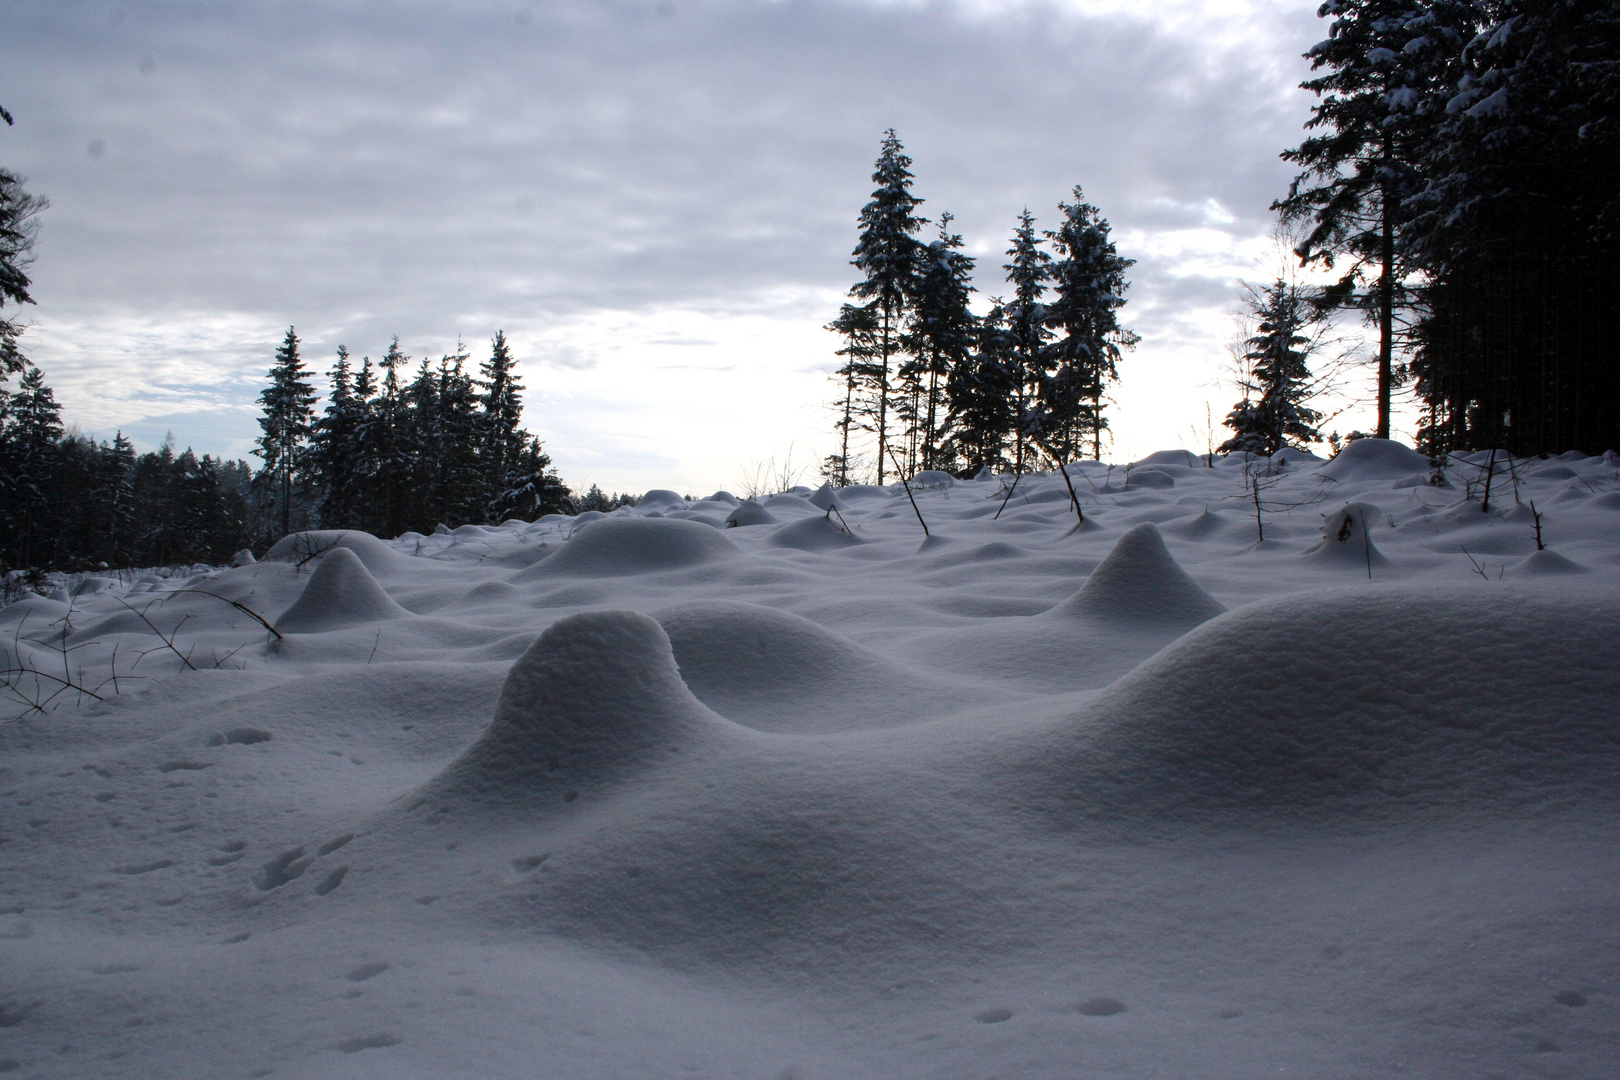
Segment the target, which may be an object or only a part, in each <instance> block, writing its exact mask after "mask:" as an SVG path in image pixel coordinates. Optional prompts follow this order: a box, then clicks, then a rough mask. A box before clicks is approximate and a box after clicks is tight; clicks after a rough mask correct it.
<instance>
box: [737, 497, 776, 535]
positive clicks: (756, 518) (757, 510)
mask: <svg viewBox="0 0 1620 1080" xmlns="http://www.w3.org/2000/svg"><path fill="white" fill-rule="evenodd" d="M775 524H776V515H775V514H773V513H771V512H770V511H769V510H767V509H765V508H764V507H763V506H761V505H759V503H757V502H755V501H754V500H753V499H744V500H743V501H742V502H740V503H738V504H737V509H735V510H733V511H732V512H731V513H729V514H727V515H726V527H727V528H743V527H745V526H748V525H775Z"/></svg>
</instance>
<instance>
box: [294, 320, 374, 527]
mask: <svg viewBox="0 0 1620 1080" xmlns="http://www.w3.org/2000/svg"><path fill="white" fill-rule="evenodd" d="M368 363H369V361H368ZM327 377H328V380H329V389H328V391H327V397H326V411H325V413H324V414H323V415H322V416H321V418H320V419H319V420H317V421H315V423H314V424H313V426H312V430H311V434H310V444H309V457H308V461H309V469H308V471H309V474H310V476H311V478H312V482H313V484H314V487H315V488H316V490H317V491H319V492H320V504H319V514H320V520H321V525H322V526H324V527H325V528H328V529H340V528H358V527H360V525H361V520H360V517H361V515H360V490H359V489H360V487H361V472H360V463H361V454H360V443H359V440H360V428H361V426H362V425H363V424H364V423H365V401H364V399H363V398H361V397H360V396H359V395H358V394H357V393H356V392H355V385H354V376H353V374H352V373H351V371H350V369H349V350H348V349H347V348H345V347H344V346H342V345H339V346H338V349H337V360H336V362H334V363H333V365H332V370H331V371H330V372H329V373H328V376H327Z"/></svg>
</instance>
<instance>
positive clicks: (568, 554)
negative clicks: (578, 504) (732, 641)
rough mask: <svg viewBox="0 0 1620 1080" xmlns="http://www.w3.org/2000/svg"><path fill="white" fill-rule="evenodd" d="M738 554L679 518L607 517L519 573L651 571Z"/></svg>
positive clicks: (714, 533)
mask: <svg viewBox="0 0 1620 1080" xmlns="http://www.w3.org/2000/svg"><path fill="white" fill-rule="evenodd" d="M736 554H737V549H736V548H735V547H733V546H732V544H731V541H729V540H727V539H726V538H725V537H723V536H721V535H720V534H719V533H718V532H717V531H715V530H714V529H713V528H711V527H709V526H708V525H702V524H699V523H698V522H695V521H682V520H680V519H679V518H639V517H635V516H623V517H621V516H609V517H604V518H599V519H597V520H595V521H592V522H591V523H590V524H588V525H586V526H584V527H583V528H581V529H579V530H578V531H576V532H575V533H574V535H573V537H572V538H571V539H570V540H569V541H568V542H567V543H566V544H564V545H563V546H562V549H561V550H559V551H558V552H557V553H556V554H555V555H552V556H551V557H550V558H548V559H546V560H545V561H544V562H541V563H536V564H535V566H534V567H533V568H531V569H530V570H525V571H523V572H522V574H520V575H519V577H518V580H522V579H524V578H526V577H528V576H530V575H535V576H545V577H549V576H551V575H554V574H600V575H622V574H651V573H657V572H658V571H660V570H680V569H684V568H685V567H689V566H699V565H702V564H703V563H707V562H713V561H715V560H717V559H724V558H727V557H730V556H734V555H736Z"/></svg>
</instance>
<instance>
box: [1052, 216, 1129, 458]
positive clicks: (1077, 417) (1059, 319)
mask: <svg viewBox="0 0 1620 1080" xmlns="http://www.w3.org/2000/svg"><path fill="white" fill-rule="evenodd" d="M1058 209H1059V210H1061V211H1062V212H1063V224H1062V225H1061V226H1059V227H1058V230H1057V231H1056V232H1049V233H1047V234H1046V236H1047V238H1048V239H1049V240H1051V241H1052V247H1053V249H1054V250H1055V251H1056V252H1057V260H1056V262H1055V263H1054V265H1053V267H1052V280H1053V297H1052V302H1051V303H1050V304H1048V305H1047V308H1046V325H1047V326H1048V327H1050V328H1051V329H1052V330H1054V331H1056V332H1057V334H1058V337H1057V340H1055V341H1053V342H1052V344H1051V345H1050V346H1049V347H1048V355H1049V357H1050V359H1051V363H1050V368H1049V370H1050V373H1049V374H1048V376H1047V377H1046V380H1045V381H1044V382H1043V383H1042V386H1041V406H1042V410H1043V421H1044V422H1043V425H1042V446H1043V447H1044V448H1045V450H1046V452H1047V453H1048V454H1049V455H1050V456H1051V457H1052V458H1053V460H1054V462H1055V463H1063V462H1067V461H1071V460H1073V459H1074V457H1075V455H1076V452H1077V451H1078V449H1079V448H1080V447H1081V446H1082V445H1083V440H1084V439H1085V438H1086V436H1088V435H1089V436H1090V437H1091V456H1092V457H1094V458H1100V457H1102V433H1103V430H1104V429H1105V428H1107V426H1108V421H1107V420H1106V419H1105V418H1104V416H1103V394H1104V391H1105V388H1106V386H1107V384H1108V383H1110V382H1113V381H1115V380H1116V379H1118V378H1119V360H1120V356H1121V352H1122V350H1124V349H1129V348H1131V347H1132V346H1134V345H1135V344H1136V343H1137V341H1138V340H1140V339H1139V338H1138V337H1137V336H1136V334H1134V333H1132V332H1131V331H1130V330H1127V329H1125V328H1124V327H1122V326H1120V325H1119V310H1120V308H1122V307H1124V306H1125V290H1126V288H1127V287H1128V286H1129V282H1127V281H1126V280H1125V271H1127V270H1129V269H1130V268H1131V266H1132V265H1134V263H1135V260H1133V259H1124V258H1121V257H1120V255H1119V252H1118V251H1116V250H1115V248H1114V242H1113V240H1112V239H1110V237H1109V226H1108V222H1107V220H1106V219H1104V218H1103V216H1102V214H1101V212H1099V211H1098V209H1097V208H1096V207H1095V206H1092V205H1091V204H1090V203H1088V202H1086V200H1085V196H1084V195H1083V194H1082V192H1081V190H1080V186H1079V185H1078V184H1076V185H1075V188H1074V201H1073V202H1072V203H1059V204H1058Z"/></svg>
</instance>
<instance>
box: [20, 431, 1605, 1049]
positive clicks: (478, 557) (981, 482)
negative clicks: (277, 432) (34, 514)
mask: <svg viewBox="0 0 1620 1080" xmlns="http://www.w3.org/2000/svg"><path fill="white" fill-rule="evenodd" d="M1476 458H1477V460H1475V459H1476ZM1488 463H1489V455H1485V456H1483V457H1480V456H1478V455H1473V456H1471V457H1470V458H1468V459H1463V458H1457V459H1453V460H1452V461H1450V462H1448V463H1447V465H1446V467H1445V468H1444V470H1442V475H1439V476H1431V467H1430V465H1429V463H1428V462H1427V461H1426V460H1425V459H1423V458H1422V456H1421V455H1418V454H1416V453H1415V452H1413V451H1411V450H1410V449H1408V448H1406V447H1401V446H1398V445H1395V444H1392V443H1387V442H1383V443H1381V442H1379V441H1377V440H1360V441H1357V442H1355V443H1352V444H1351V445H1350V446H1349V447H1347V448H1346V449H1345V450H1344V451H1343V452H1342V453H1341V454H1340V455H1339V456H1338V457H1337V458H1335V459H1334V460H1333V461H1330V462H1327V463H1323V462H1321V461H1319V460H1317V459H1314V458H1311V457H1310V456H1309V455H1303V454H1294V453H1290V454H1284V455H1277V456H1275V457H1273V458H1272V459H1270V460H1269V461H1261V460H1246V459H1245V458H1244V457H1242V456H1237V455H1234V456H1233V457H1230V458H1216V459H1214V460H1213V461H1209V460H1206V459H1204V458H1202V457H1198V456H1195V455H1192V454H1189V453H1187V452H1186V451H1169V452H1165V453H1161V454H1153V455H1149V457H1147V458H1144V459H1143V460H1142V461H1141V462H1138V463H1135V464H1134V465H1133V466H1131V467H1130V468H1129V470H1128V473H1129V480H1127V469H1125V468H1119V467H1111V466H1108V465H1103V464H1101V463H1090V462H1081V463H1077V464H1076V465H1075V466H1073V467H1072V468H1070V469H1069V476H1070V480H1071V481H1072V482H1073V486H1074V489H1075V491H1076V493H1077V494H1078V496H1079V498H1080V501H1081V504H1082V509H1083V511H1084V514H1085V523H1084V525H1083V526H1077V524H1076V517H1075V514H1074V510H1073V508H1072V507H1071V506H1070V504H1069V498H1070V496H1069V493H1068V487H1067V485H1065V483H1064V481H1063V478H1062V477H1060V476H1057V475H1056V474H1038V475H1025V476H1024V477H1022V478H1021V479H1020V481H1019V483H1018V487H1017V489H1016V491H1015V492H1014V493H1013V495H1012V497H1011V498H1010V499H1008V500H1007V501H1006V505H1005V507H1003V506H1002V502H1003V499H1004V497H1005V496H1006V490H1005V486H1004V484H1005V483H1008V482H1010V478H998V477H989V476H984V477H981V478H979V479H976V480H955V481H952V482H949V483H947V482H945V481H944V480H941V479H937V478H932V477H926V476H919V477H917V478H916V482H914V483H913V485H912V496H913V497H914V498H915V499H916V503H917V508H918V509H919V510H920V511H921V513H922V515H923V517H924V518H925V519H926V520H927V522H928V525H929V535H928V537H927V538H926V539H925V537H924V534H923V529H922V526H921V525H920V524H919V522H918V520H917V516H916V514H915V513H914V512H913V509H912V504H911V501H910V500H909V499H908V498H907V496H906V493H905V492H904V491H903V490H901V488H900V487H899V486H898V485H891V486H888V487H884V488H878V487H873V486H862V487H852V488H844V489H837V490H833V489H824V490H822V491H810V490H809V489H801V490H797V491H793V492H786V493H778V494H776V495H773V496H771V497H769V498H766V499H762V500H759V501H752V500H743V501H741V502H739V501H738V500H736V499H734V498H732V497H731V496H729V495H726V494H725V493H723V492H722V493H716V495H714V496H711V497H709V498H707V499H700V500H696V501H694V502H690V503H688V502H687V501H686V500H685V499H684V498H683V497H681V496H679V495H677V494H676V493H674V492H666V491H652V492H648V493H647V494H646V495H645V496H643V497H642V499H641V500H640V502H639V504H638V505H637V506H636V507H633V508H622V509H620V510H617V511H615V512H614V513H612V514H608V515H603V514H582V515H580V516H579V517H578V518H566V517H561V516H556V515H552V516H548V517H546V518H543V519H542V520H540V521H538V522H533V523H526V522H515V521H509V522H505V523H503V524H502V525H501V526H500V527H499V528H488V527H475V526H454V525H453V523H449V524H447V525H446V527H445V528H444V529H443V530H438V531H435V532H434V533H433V534H432V535H426V536H424V535H419V534H411V535H408V536H404V537H400V538H397V539H393V540H388V539H380V538H377V537H373V536H368V535H366V534H364V533H358V532H313V533H300V534H297V535H295V536H291V537H288V538H286V539H285V540H283V541H281V542H280V543H278V544H276V545H275V546H274V547H273V548H272V549H271V551H270V552H269V553H267V554H266V555H265V556H264V558H262V559H261V560H260V561H258V562H253V561H251V560H248V559H239V560H236V563H237V564H236V565H234V566H232V567H229V568H222V569H208V568H192V569H191V570H189V571H187V572H185V573H183V574H180V575H178V576H174V577H161V576H159V575H157V574H154V573H147V574H142V575H133V577H134V580H133V581H131V580H129V578H130V577H131V575H122V576H119V575H114V574H112V573H110V572H108V573H100V574H96V575H93V576H90V577H88V578H85V579H80V581H78V582H75V583H74V586H75V587H73V588H63V589H58V590H56V595H54V596H53V597H52V598H49V599H47V598H44V597H33V598H29V599H25V600H22V601H21V602H18V603H15V604H12V605H10V606H8V607H5V608H0V669H3V670H4V673H5V685H4V687H3V688H0V689H3V690H4V696H3V702H4V709H5V714H4V719H5V720H6V722H4V723H0V972H3V974H4V978H3V979H0V1072H4V1073H14V1074H15V1075H17V1076H22V1077H40V1078H46V1080H99V1078H113V1077H117V1078H126V1077H276V1078H298V1080H329V1078H361V1077H367V1078H372V1077H374V1078H384V1077H386V1078H389V1080H418V1078H421V1080H428V1078H433V1080H444V1078H449V1080H473V1078H477V1080H486V1078H496V1080H499V1078H506V1077H534V1076H547V1077H551V1076H556V1077H581V1078H602V1080H607V1078H618V1077H637V1078H640V1077H649V1078H651V1077H685V1076H700V1077H716V1078H733V1077H735V1078H744V1077H762V1078H777V1080H782V1078H786V1077H793V1078H797V1080H849V1078H861V1077H874V1078H876V1077H883V1078H911V1077H917V1078H938V1080H944V1078H951V1080H955V1078H959V1077H987V1076H998V1077H1003V1078H1009V1077H1026V1078H1042V1080H1044V1078H1047V1077H1054V1076H1086V1077H1098V1078H1109V1077H1117V1078H1125V1077H1220V1078H1225V1077H1254V1076H1276V1075H1286V1076H1292V1077H1312V1078H1319V1080H1345V1078H1368V1080H1372V1078H1380V1080H1381V1078H1384V1077H1391V1076H1414V1077H1415V1076H1421V1077H1439V1078H1450V1077H1456V1078H1465V1077H1466V1078H1474V1077H1481V1076H1502V1077H1535V1078H1569V1080H1583V1078H1586V1077H1595V1076H1608V1075H1613V1074H1614V1073H1615V1072H1616V1071H1617V1069H1620V1035H1617V1034H1616V1033H1617V1032H1620V985H1617V982H1616V978H1615V972H1616V970H1617V962H1620V919H1617V918H1616V917H1615V916H1616V912H1617V911H1620V825H1617V821H1620V818H1617V816H1616V810H1617V809H1620V807H1617V805H1616V804H1617V802H1620V529H1617V526H1620V472H1617V459H1615V458H1613V457H1601V458H1598V457H1590V458H1589V457H1581V456H1579V455H1566V456H1564V457H1561V458H1560V459H1559V460H1557V461H1556V462H1538V461H1511V460H1506V459H1503V460H1501V461H1499V462H1498V469H1497V472H1496V475H1495V476H1494V477H1493V481H1492V482H1493V488H1492V495H1491V503H1490V508H1489V509H1488V510H1487V509H1486V508H1485V507H1484V505H1483V504H1482V500H1481V494H1482V490H1481V480H1482V478H1483V475H1484V471H1485V469H1486V468H1487V465H1488ZM1256 469H1260V470H1261V471H1260V472H1259V473H1258V474H1257V473H1256V471H1255V470H1256ZM1256 475H1259V476H1260V478H1261V483H1262V490H1261V491H1260V496H1261V502H1260V505H1259V507H1258V508H1257V507H1256V505H1255V501H1254V489H1253V485H1252V482H1253V479H1254V477H1255V476H1256ZM1143 477H1159V478H1162V480H1149V481H1148V482H1147V483H1142V482H1140V481H1141V480H1142V478H1143ZM1431 480H1439V481H1440V482H1441V483H1440V484H1439V485H1438V486H1437V485H1435V484H1434V483H1431ZM1163 481H1168V483H1164V482H1163ZM1154 484H1160V485H1161V486H1152V485H1154ZM1532 500H1534V503H1535V507H1536V511H1535V512H1534V513H1533V512H1532V511H1531V509H1530V503H1531V501H1532ZM829 502H833V503H835V504H836V509H835V510H834V509H832V508H830V507H829V505H827V504H828V503H829ZM1536 513H1539V514H1540V522H1539V524H1540V530H1541V537H1540V539H1541V544H1543V545H1544V549H1543V548H1541V547H1538V543H1537V533H1536V525H1537V520H1536ZM653 515H657V516H653ZM1257 515H1258V516H1259V520H1258V521H1257ZM1261 526H1263V528H1264V540H1261V539H1260V528H1261ZM255 616H257V617H258V618H263V619H265V620H266V621H268V622H269V623H271V624H272V625H274V626H275V627H276V628H277V630H278V631H279V636H277V634H275V633H271V632H270V631H269V630H268V629H267V628H266V627H265V626H264V625H262V624H261V623H260V622H259V621H258V618H256V617H255Z"/></svg>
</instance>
